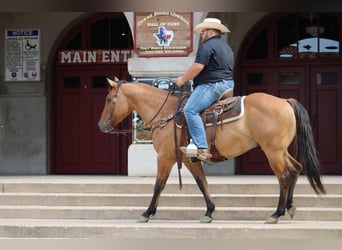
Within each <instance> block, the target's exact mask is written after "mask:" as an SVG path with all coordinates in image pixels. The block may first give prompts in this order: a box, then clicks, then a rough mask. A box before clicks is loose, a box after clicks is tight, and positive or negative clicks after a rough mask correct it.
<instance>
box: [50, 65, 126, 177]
mask: <svg viewBox="0 0 342 250" xmlns="http://www.w3.org/2000/svg"><path fill="white" fill-rule="evenodd" d="M113 75H117V76H119V77H122V78H123V79H127V70H126V67H120V66H116V67H113V66H111V68H104V67H101V68H96V67H83V68H81V67H80V68H78V67H75V68H70V67H69V68H68V69H65V68H62V69H58V70H57V77H56V79H57V81H56V119H55V120H56V124H55V126H56V137H55V145H56V157H55V159H56V160H55V167H54V170H55V173H57V174H126V173H127V148H128V145H129V144H130V143H131V138H130V137H128V136H123V135H120V136H119V135H108V134H103V133H101V132H100V131H99V129H98V127H97V122H98V120H99V118H100V115H101V112H102V109H103V106H104V102H105V96H106V94H107V85H106V84H107V83H106V77H107V76H113ZM130 121H131V119H130V117H129V118H127V120H126V121H124V122H123V123H122V124H120V126H121V127H125V128H127V126H129V124H130Z"/></svg>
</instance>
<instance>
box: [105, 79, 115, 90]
mask: <svg viewBox="0 0 342 250" xmlns="http://www.w3.org/2000/svg"><path fill="white" fill-rule="evenodd" d="M107 82H108V84H109V85H110V86H111V87H112V88H115V86H116V82H115V81H113V80H111V79H109V78H108V77H107Z"/></svg>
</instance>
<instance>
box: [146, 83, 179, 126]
mask: <svg viewBox="0 0 342 250" xmlns="http://www.w3.org/2000/svg"><path fill="white" fill-rule="evenodd" d="M175 88H176V84H174V85H173V86H172V88H171V89H170V90H169V92H168V93H167V96H166V98H165V100H164V102H163V104H162V105H161V106H160V108H159V110H158V112H157V113H156V114H155V115H154V116H153V118H152V119H151V120H150V121H149V122H148V123H147V124H151V122H152V121H153V120H154V119H156V117H157V116H158V115H159V113H160V111H161V110H162V109H163V107H164V106H165V104H166V101H167V99H169V96H170V95H171V93H172V94H173V93H174V92H175Z"/></svg>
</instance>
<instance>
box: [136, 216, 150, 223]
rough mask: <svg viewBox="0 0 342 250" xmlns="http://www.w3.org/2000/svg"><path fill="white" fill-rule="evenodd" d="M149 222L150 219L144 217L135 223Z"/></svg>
mask: <svg viewBox="0 0 342 250" xmlns="http://www.w3.org/2000/svg"><path fill="white" fill-rule="evenodd" d="M149 220H150V218H148V217H145V216H140V219H139V220H138V221H137V222H140V223H146V222H148V221H149Z"/></svg>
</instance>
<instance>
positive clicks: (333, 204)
mask: <svg viewBox="0 0 342 250" xmlns="http://www.w3.org/2000/svg"><path fill="white" fill-rule="evenodd" d="M154 181H155V179H154V178H150V177H141V178H138V177H123V176H21V177H16V176H2V177H0V238H114V239H148V238H152V239H158V238H160V239H167V238H170V239H171V238H172V239H173V238H201V239H204V238H209V239H253V238H254V239H275V238H299V239H308V238H311V239H317V238H319V239H341V238H342V177H340V176H324V177H323V181H324V183H325V185H326V187H327V191H328V193H327V195H325V196H321V197H318V196H316V195H315V194H314V192H313V191H312V189H311V187H310V186H309V184H308V182H307V180H306V178H305V177H304V176H301V177H300V178H299V180H298V184H297V186H296V190H295V197H294V203H295V206H296V207H297V216H296V218H295V219H294V220H291V219H290V217H289V216H288V215H286V216H284V217H283V218H281V219H280V221H279V223H278V224H276V225H267V224H264V220H265V219H266V218H267V217H268V216H269V215H271V214H272V213H273V212H274V211H275V209H276V205H277V202H278V184H277V182H276V178H275V176H227V177H208V182H209V188H210V193H211V195H212V198H213V200H214V202H215V204H216V210H215V212H214V214H213V218H214V221H213V222H212V223H210V224H202V223H199V220H200V218H201V217H202V216H203V215H204V213H205V210H206V208H205V203H204V200H203V197H202V195H201V194H200V192H199V190H198V188H197V186H196V184H195V182H194V180H193V179H192V178H189V177H185V178H183V185H184V186H183V189H182V191H180V190H179V187H178V179H177V178H170V179H169V181H168V183H167V186H166V189H165V190H164V192H163V193H162V196H161V199H160V201H159V206H158V210H157V214H156V215H155V216H154V217H152V218H151V220H150V222H148V223H138V222H137V220H138V219H139V217H140V214H141V213H142V212H144V211H145V210H146V208H147V206H148V204H149V202H150V200H151V197H152V192H153V186H154Z"/></svg>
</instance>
